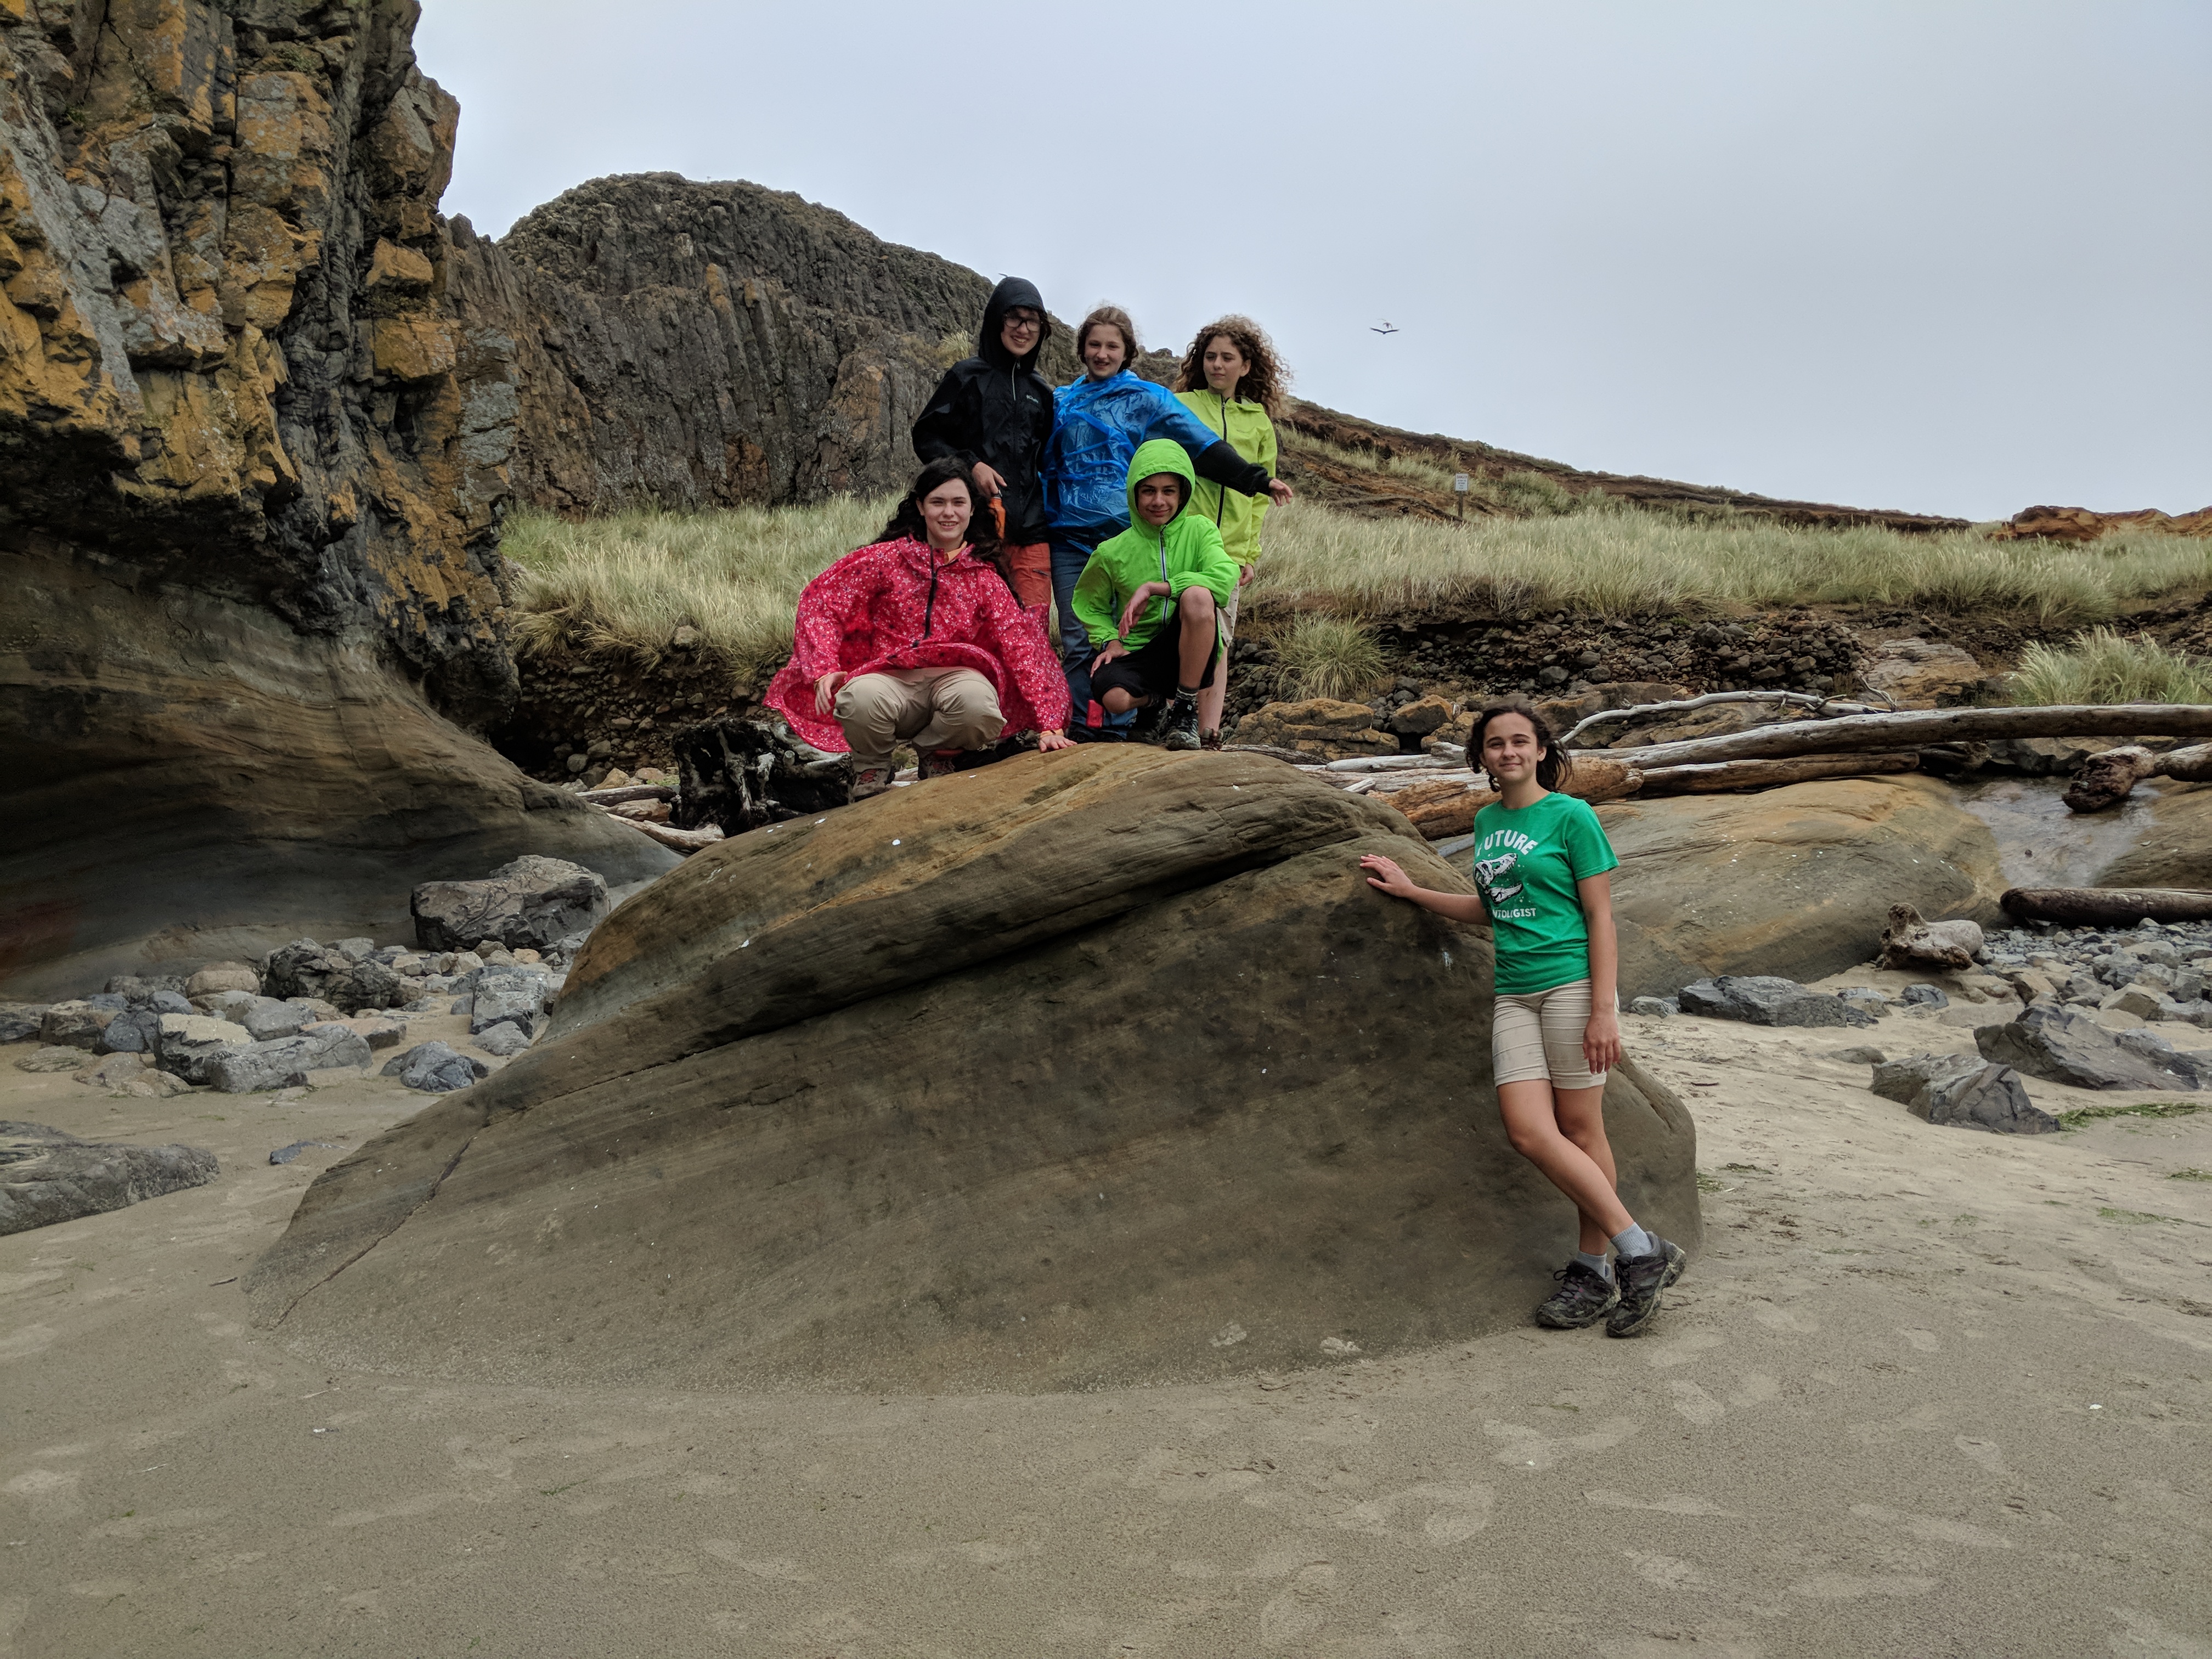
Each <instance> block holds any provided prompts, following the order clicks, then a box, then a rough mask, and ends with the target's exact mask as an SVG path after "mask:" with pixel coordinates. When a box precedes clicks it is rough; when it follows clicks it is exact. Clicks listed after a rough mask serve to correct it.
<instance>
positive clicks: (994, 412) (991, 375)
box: [914, 276, 1053, 625]
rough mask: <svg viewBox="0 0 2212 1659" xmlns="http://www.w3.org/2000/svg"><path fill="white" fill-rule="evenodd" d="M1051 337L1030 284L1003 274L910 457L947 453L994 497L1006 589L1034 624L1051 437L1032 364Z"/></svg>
mask: <svg viewBox="0 0 2212 1659" xmlns="http://www.w3.org/2000/svg"><path fill="white" fill-rule="evenodd" d="M1051 335H1052V319H1051V318H1050V317H1048V315H1047V314H1046V313H1045V308H1044V296H1043V295H1040V294H1039V293H1038V292H1037V290H1036V283H1031V282H1028V281H1025V280H1024V278H1022V277H1019V276H1009V277H1006V279H1005V280H1003V281H1002V282H1000V284H999V285H998V287H997V288H995V289H992V291H991V299H990V302H989V303H988V304H987V305H986V306H985V307H983V326H982V328H981V330H980V331H978V334H977V337H976V341H975V352H976V355H975V356H973V357H963V359H961V361H960V362H957V363H955V364H953V365H952V367H951V368H949V369H947V370H945V378H944V379H943V380H939V382H938V383H937V390H936V392H934V393H933V394H932V395H931V397H930V399H929V402H928V404H927V405H926V406H925V407H924V408H923V410H922V411H921V416H920V417H919V418H918V419H916V420H915V423H914V453H915V454H916V455H917V456H919V457H920V458H921V459H922V461H923V462H924V463H927V462H930V461H934V460H937V459H941V458H942V457H945V456H948V455H950V456H952V457H955V458H957V459H958V460H959V461H960V462H961V463H962V464H963V465H965V466H967V467H968V468H969V469H970V471H973V472H974V474H975V482H976V483H977V484H978V485H979V486H981V489H982V490H983V492H984V493H985V494H986V495H990V496H994V497H995V498H996V506H997V507H998V510H999V511H1000V513H1003V514H1004V515H1005V519H1006V523H1005V526H1004V528H1003V530H1002V532H1001V537H1002V539H1003V541H1004V544H1005V546H1006V554H1007V562H1008V566H1009V568H1011V569H1012V572H1013V578H1014V595H1015V597H1016V598H1017V599H1019V600H1020V601H1021V604H1022V608H1023V609H1024V611H1029V612H1030V614H1031V615H1032V616H1034V617H1036V619H1037V621H1038V623H1039V624H1040V625H1042V624H1043V623H1044V620H1045V615H1046V612H1047V611H1048V609H1049V608H1050V606H1051V604H1052V555H1051V550H1050V548H1049V547H1048V544H1047V542H1046V539H1045V514H1044V491H1043V489H1042V486H1041V485H1040V483H1038V480H1037V464H1038V462H1039V461H1040V460H1041V459H1042V458H1043V455H1044V447H1045V444H1046V442H1047V441H1048V440H1049V439H1050V438H1051V436H1052V419H1053V403H1052V387H1051V386H1049V385H1048V383H1047V382H1046V380H1045V378H1044V376H1042V374H1038V373H1037V372H1036V364H1037V358H1038V356H1039V355H1040V354H1041V353H1042V351H1043V350H1044V343H1045V341H1046V340H1048V338H1050V337H1051Z"/></svg>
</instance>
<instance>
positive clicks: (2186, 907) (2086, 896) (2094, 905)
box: [1997, 887, 2212, 927]
mask: <svg viewBox="0 0 2212 1659" xmlns="http://www.w3.org/2000/svg"><path fill="white" fill-rule="evenodd" d="M1997 903H1998V904H1999V905H2000V906H2002V908H2003V909H2004V911H2005V912H2006V914H2007V915H2015V916H2018V917H2019V918H2020V919H2021V921H2050V922H2056V923H2057V924H2058V925H2059V926H2061V927H2134V926H2135V925H2136V923H2137V922H2139V921H2142V920H2143V919H2144V918H2145V917H2146V916H2148V918H2149V919H2150V920H2151V921H2212V893H2199V892H2192V891H2191V890H2188V889H2186V888H2179V887H2012V888H2008V889H2007V890H2005V893H2004V896H2002V898H2000V899H1998V900H1997Z"/></svg>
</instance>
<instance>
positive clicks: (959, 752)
mask: <svg viewBox="0 0 2212 1659" xmlns="http://www.w3.org/2000/svg"><path fill="white" fill-rule="evenodd" d="M967 752H968V751H967V750H964V749H933V750H930V751H929V752H928V753H927V755H924V756H923V757H921V759H920V760H919V761H917V762H916V763H915V770H914V776H915V782H917V783H927V782H928V781H930V780H931V779H932V778H949V777H951V775H953V774H954V773H955V772H957V771H958V770H960V763H961V762H962V761H963V760H965V759H966V758H967Z"/></svg>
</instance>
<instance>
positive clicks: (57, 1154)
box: [0, 1123, 216, 1233]
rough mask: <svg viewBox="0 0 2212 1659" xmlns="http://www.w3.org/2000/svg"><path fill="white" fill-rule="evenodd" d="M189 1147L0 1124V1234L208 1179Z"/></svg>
mask: <svg viewBox="0 0 2212 1659" xmlns="http://www.w3.org/2000/svg"><path fill="white" fill-rule="evenodd" d="M215 1178H216V1157H215V1154H214V1153H213V1152H203V1151H201V1150H200V1149H199V1148H198V1147H197V1146H125V1145H120V1144H117V1143H112V1142H106V1143H102V1142H93V1141H84V1140H80V1139H77V1138H76V1136H75V1135H72V1134H65V1133H63V1132H62V1131H61V1130H59V1129H49V1128H47V1127H46V1126H45V1125H43V1124H39V1123H0V1233H20V1232H22V1231H25V1230H26V1229H27V1228H31V1227H50V1226H52V1225H53V1224H54V1223H55V1222H57V1221H74V1220H76V1218H77V1217H79V1216H81V1215H99V1214H101V1213H102V1212H106V1211H108V1210H119V1209H122V1208H123V1207H124V1206H126V1205H131V1204H137V1203H138V1202H140V1201H141V1200H144V1199H149V1198H159V1197H160V1196H161V1194H164V1193H173V1192H178V1191H180V1190H182V1189H183V1188H186V1187H203V1186H205V1185H206V1184H207V1183H208V1182H210V1181H213V1180H214V1179H215Z"/></svg>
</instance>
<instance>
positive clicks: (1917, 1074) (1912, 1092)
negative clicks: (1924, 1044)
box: [1867, 1054, 1987, 1106]
mask: <svg viewBox="0 0 2212 1659" xmlns="http://www.w3.org/2000/svg"><path fill="white" fill-rule="evenodd" d="M1985 1064H1987V1062H1986V1061H1984V1060H1978V1059H1976V1058H1975V1057H1974V1056H1973V1055H1972V1054H1907V1055H1905V1057H1904V1058H1903V1059H1902V1060H1883V1061H1881V1062H1879V1063H1877V1064H1876V1065H1875V1068H1874V1081H1873V1082H1871V1083H1869V1085H1867V1086H1868V1087H1869V1088H1870V1089H1872V1090H1873V1091H1875V1093H1876V1094H1878V1095H1880V1096H1881V1097H1882V1098H1883V1099H1884V1100H1893V1101H1895V1102H1897V1103H1898V1104H1899V1105H1900V1106H1910V1105H1911V1103H1913V1101H1914V1099H1915V1098H1917V1097H1918V1095H1919V1093H1920V1091H1922V1090H1923V1089H1924V1088H1926V1087H1927V1086H1928V1085H1929V1084H1930V1083H1932V1082H1935V1081H1936V1080H1937V1079H1941V1078H1947V1077H1954V1076H1958V1075H1960V1074H1961V1073H1966V1072H1972V1071H1976V1070H1978V1069H1979V1068H1980V1067H1981V1066H1984V1065H1985Z"/></svg>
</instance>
